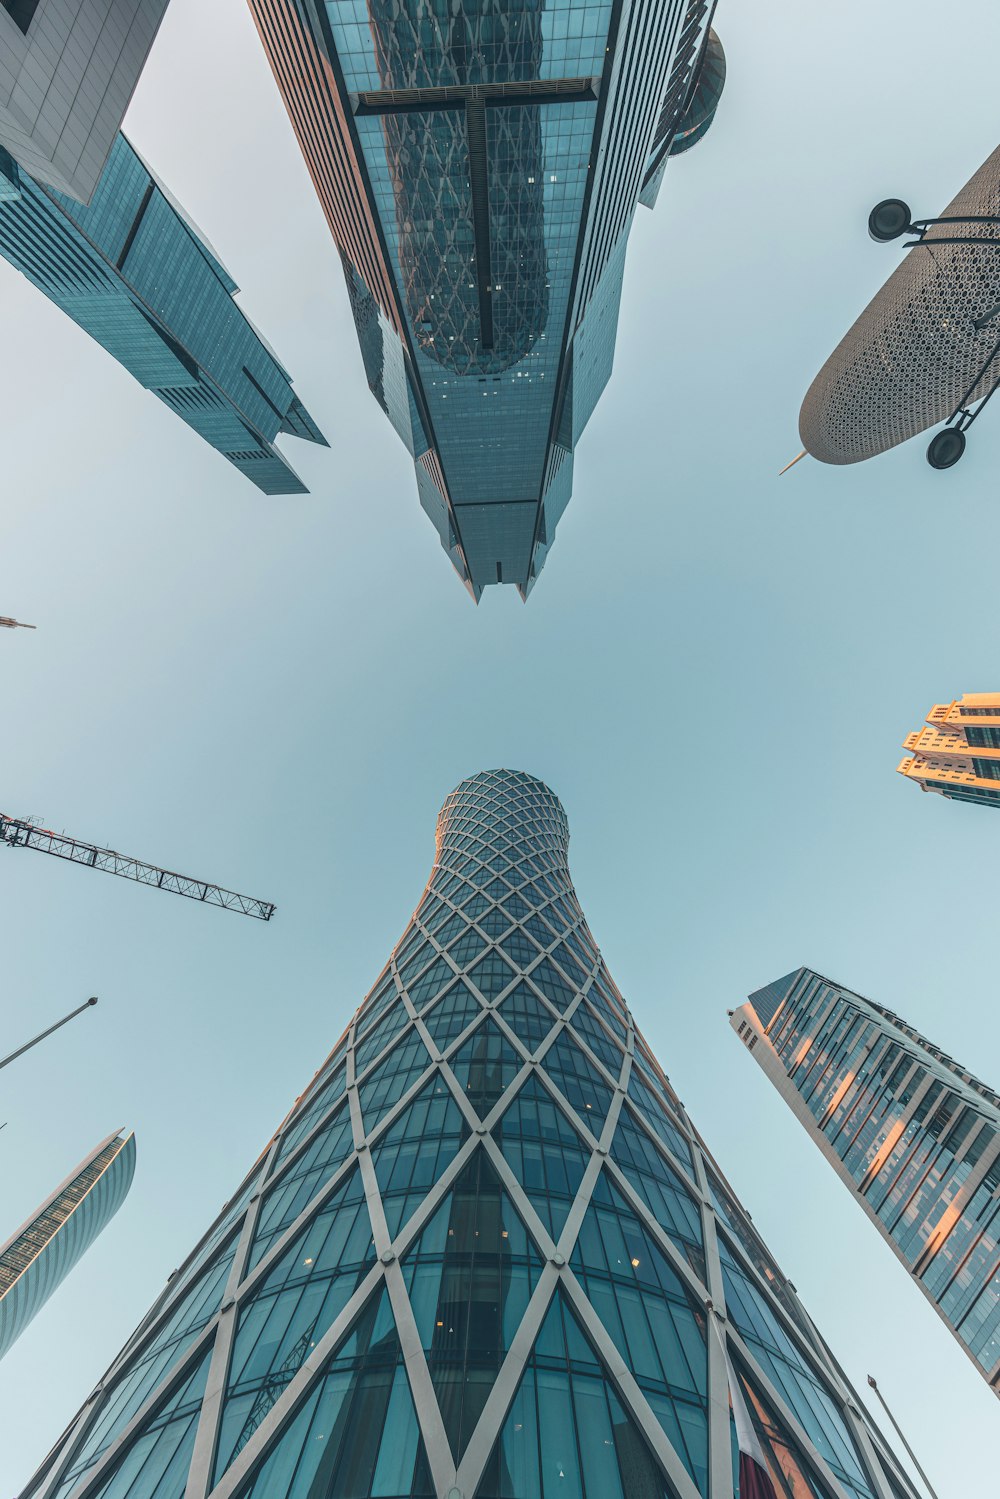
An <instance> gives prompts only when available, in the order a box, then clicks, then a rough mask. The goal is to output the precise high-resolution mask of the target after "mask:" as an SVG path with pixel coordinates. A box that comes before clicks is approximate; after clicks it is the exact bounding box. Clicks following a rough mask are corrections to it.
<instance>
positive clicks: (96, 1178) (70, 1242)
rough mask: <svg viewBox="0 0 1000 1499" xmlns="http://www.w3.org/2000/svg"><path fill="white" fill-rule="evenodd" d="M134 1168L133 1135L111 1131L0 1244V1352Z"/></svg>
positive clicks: (82, 1249) (103, 1221)
mask: <svg viewBox="0 0 1000 1499" xmlns="http://www.w3.org/2000/svg"><path fill="white" fill-rule="evenodd" d="M134 1174H135V1136H134V1135H127V1136H126V1137H125V1139H121V1138H120V1137H119V1136H118V1135H112V1136H111V1137H110V1138H109V1139H107V1140H104V1141H103V1142H102V1143H101V1144H100V1145H98V1147H97V1149H96V1150H93V1151H91V1153H90V1155H89V1156H87V1158H86V1160H84V1161H81V1163H80V1165H79V1166H78V1167H77V1168H76V1170H75V1171H74V1172H73V1175H72V1176H69V1177H67V1179H66V1180H65V1181H64V1182H63V1184H62V1186H60V1187H59V1188H58V1189H57V1191H55V1192H53V1194H52V1196H51V1197H50V1198H49V1199H48V1201H47V1202H45V1203H43V1204H42V1206H41V1207H40V1208H39V1209H38V1212H37V1213H35V1215H34V1217H32V1218H29V1220H28V1222H27V1223H25V1224H24V1225H23V1226H22V1227H21V1228H19V1229H18V1231H17V1233H16V1234H14V1236H13V1238H11V1239H8V1241H7V1243H6V1244H5V1245H4V1246H3V1248H2V1249H0V1358H2V1357H3V1355H4V1354H5V1353H6V1352H7V1350H8V1349H9V1348H10V1346H11V1344H12V1343H13V1342H14V1341H15V1339H17V1338H19V1337H20V1336H21V1333H22V1332H23V1331H24V1329H25V1328H26V1327H27V1325H28V1323H29V1322H30V1321H31V1319H32V1317H33V1316H34V1315H35V1313H36V1312H38V1311H40V1310H41V1308H42V1307H43V1306H44V1305H45V1303H46V1301H48V1299H49V1297H50V1296H51V1295H52V1292H53V1291H54V1290H55V1289H56V1287H57V1286H58V1285H60V1284H61V1283H62V1281H63V1280H64V1279H65V1277H66V1276H67V1275H68V1274H69V1272H70V1271H71V1270H72V1268H73V1266H74V1265H75V1264H76V1262H77V1260H79V1259H80V1257H81V1256H82V1255H83V1254H85V1253H86V1251H87V1250H88V1249H89V1248H90V1246H91V1244H93V1242H94V1240H95V1239H96V1238H97V1235H98V1234H99V1233H100V1232H101V1230H102V1229H104V1228H106V1227H107V1225H108V1224H109V1223H110V1221H111V1219H112V1218H113V1217H114V1215H115V1213H117V1211H118V1209H119V1208H120V1207H121V1205H122V1203H123V1202H124V1201H125V1198H126V1195H127V1194H128V1189H129V1187H130V1186H131V1185H132V1177H133V1176H134Z"/></svg>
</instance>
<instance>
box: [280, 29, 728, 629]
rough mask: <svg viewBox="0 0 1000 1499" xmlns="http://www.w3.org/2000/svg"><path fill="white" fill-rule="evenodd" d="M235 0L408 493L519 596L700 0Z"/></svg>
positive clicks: (557, 495) (668, 138) (679, 106)
mask: <svg viewBox="0 0 1000 1499" xmlns="http://www.w3.org/2000/svg"><path fill="white" fill-rule="evenodd" d="M250 5H251V10H252V11H253V13H254V16H255V18H256V21H257V25H258V28H259V30H260V34H261V38H262V40H263V42H264V45H265V47H266V49H267V52H268V56H269V58H270V61H271V65H272V67H273V69H274V73H275V76H276V78H277V80H278V83H279V86H280V88H281V90H282V93H283V95H284V98H285V102H286V105H287V107H288V111H289V114H290V115H291V118H292V123H293V125H294V126H295V130H296V133H297V135H298V137H299V143H300V145H301V147H302V150H303V153H304V155H305V157H306V161H307V163H308V165H309V169H310V171H311V173H312V177H313V181H314V183H315V185H316V189H317V192H318V193H319V196H320V199H321V202H322V204H323V208H324V210H325V212H326V216H327V219H328V221H329V224H330V228H331V230H332V232H333V236H334V239H335V241H336V243H337V246H338V248H339V251H340V255H341V259H342V262H343V267H344V271H345V274H346V277H347V284H348V290H349V294H350V299H351V307H352V310H353V313H354V320H355V324H356V327H357V332H358V338H359V341H360V344H361V350H362V355H363V358H364V364H365V371H366V374H367V379H368V384H369V386H370V388H371V390H372V392H373V394H374V395H375V397H376V399H377V400H378V402H379V404H380V405H381V406H382V408H383V410H384V411H385V413H386V415H387V416H388V417H389V419H390V421H391V422H392V424H393V426H394V427H395V429H396V431H397V433H398V434H399V436H400V437H401V438H402V440H403V442H404V443H405V444H406V447H407V449H408V450H409V452H410V455H411V457H412V458H413V460H414V465H415V469H416V477H417V488H418V492H419V495H420V502H421V504H422V505H423V507H424V509H425V511H426V512H427V514H428V515H429V516H430V518H431V520H432V521H433V523H434V526H435V528H436V529H437V531H438V534H439V537H440V539H441V543H442V545H443V546H444V548H445V550H446V551H447V552H448V555H449V556H450V558H451V560H452V562H453V564H454V566H455V568H456V569H457V571H458V573H459V575H460V576H461V578H462V579H463V581H464V582H465V584H466V586H467V587H468V589H469V590H470V592H471V593H472V595H473V596H474V597H475V598H476V599H478V598H479V597H480V594H481V593H482V590H483V588H484V587H485V586H486V585H487V584H491V583H513V584H516V586H517V587H518V588H519V589H520V591H521V594H522V596H524V597H527V594H528V592H529V590H530V589H531V587H532V584H533V583H534V580H535V578H536V577H537V576H538V573H539V572H540V570H541V568H542V566H543V564H544V562H545V558H546V556H547V553H548V550H549V547H550V546H551V545H552V540H553V537H554V535H555V530H556V526H557V525H558V523H559V519H560V516H561V515H562V513H563V511H564V510H565V508H566V505H567V503H568V501H569V498H570V492H571V488H572V473H573V451H574V448H575V446H576V443H577V441H578V439H579V437H580V434H581V433H582V432H583V429H584V427H585V426H586V424H587V422H588V420H589V419H590V415H591V413H592V411H593V409H594V407H595V405H596V403H597V400H598V398H599V396H600V394H601V391H602V390H603V388H604V386H605V384H606V383H607V380H608V378H609V376H610V374H611V366H612V360H613V355H614V344H615V334H616V329H617V321H618V304H619V298H620V295H621V286H622V274H623V270H624V262H625V248H626V242H627V240H628V235H629V230H630V228H631V224H632V220H633V217H634V214H635V208H636V205H637V203H638V202H639V201H640V195H642V200H643V201H645V202H648V203H650V204H651V203H652V202H653V200H654V199H655V196H656V190H657V189H658V187H659V181H660V178H661V177H662V173H663V168H664V166H665V164H666V160H667V157H668V156H669V153H670V147H671V143H672V142H673V140H674V137H675V133H676V131H677V128H678V124H679V122H681V121H682V120H683V119H684V116H685V108H686V106H687V105H688V103H689V101H690V100H691V98H692V96H693V94H694V92H695V89H696V84H697V82H698V79H699V76H700V64H701V63H702V62H703V61H704V59H705V57H706V56H707V55H708V54H707V52H706V48H707V42H708V21H709V19H710V15H711V11H712V9H714V6H709V5H706V4H705V3H704V0H663V3H661V0H614V3H612V0H548V3H545V4H543V3H541V0H510V3H504V4H503V5H498V4H496V3H495V0H454V3H453V4H449V5H448V6H444V5H437V6H429V5H427V4H425V3H424V0H250ZM718 56H719V53H718V49H716V48H713V49H712V51H711V67H710V69H709V72H710V73H711V76H712V79H713V84H712V87H711V88H710V89H709V93H712V94H713V97H714V99H715V102H717V92H714V89H715V83H716V82H718ZM718 87H719V88H720V89H721V82H719V83H718ZM699 97H700V96H699ZM710 115H711V111H710V110H708V111H706V112H705V115H704V121H703V123H705V127H706V128H707V120H708V119H710Z"/></svg>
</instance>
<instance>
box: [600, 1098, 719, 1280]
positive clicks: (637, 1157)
mask: <svg viewBox="0 0 1000 1499" xmlns="http://www.w3.org/2000/svg"><path fill="white" fill-rule="evenodd" d="M611 1156H612V1159H613V1160H614V1161H615V1162H616V1164H617V1165H618V1166H619V1167H620V1168H621V1170H622V1171H623V1172H624V1174H625V1175H626V1176H627V1177H628V1180H629V1182H630V1183H631V1185H632V1186H633V1187H634V1188H635V1190H636V1191H637V1192H638V1194H639V1196H640V1197H641V1198H642V1200H643V1202H644V1203H645V1204H646V1206H647V1207H648V1208H649V1211H650V1212H651V1213H652V1215H653V1217H654V1218H655V1219H656V1221H657V1223H658V1224H659V1225H660V1227H661V1228H662V1229H664V1230H665V1231H666V1233H668V1234H669V1235H670V1237H671V1239H673V1241H674V1243H675V1244H676V1245H677V1247H678V1249H680V1250H681V1252H682V1253H683V1254H684V1255H686V1257H687V1259H688V1261H689V1263H690V1264H691V1265H692V1267H693V1268H694V1269H695V1270H696V1271H697V1273H698V1275H700V1276H701V1279H702V1280H704V1279H705V1255H704V1252H703V1245H702V1229H701V1213H700V1211H699V1209H698V1204H697V1203H696V1202H695V1199H694V1198H693V1196H692V1195H691V1193H690V1191H688V1190H687V1189H686V1188H685V1186H684V1182H683V1179H682V1178H681V1177H680V1176H679V1175H678V1174H677V1172H676V1171H674V1169H673V1167H672V1166H670V1165H668V1163H667V1162H666V1161H665V1160H664V1158H663V1156H662V1155H661V1154H660V1152H659V1151H658V1150H657V1148H656V1146H655V1145H654V1144H653V1142H652V1140H651V1139H650V1138H649V1136H648V1135H646V1134H644V1132H643V1131H642V1130H641V1129H639V1128H638V1126H637V1125H636V1124H635V1123H634V1121H633V1119H632V1117H631V1115H630V1113H629V1111H628V1109H622V1111H621V1115H620V1116H619V1119H618V1128H617V1129H616V1130H615V1138H614V1140H613V1141H612V1144H611Z"/></svg>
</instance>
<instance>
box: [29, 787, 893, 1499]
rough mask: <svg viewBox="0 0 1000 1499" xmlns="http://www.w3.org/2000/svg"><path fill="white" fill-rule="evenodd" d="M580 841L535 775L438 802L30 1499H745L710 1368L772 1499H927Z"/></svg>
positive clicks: (728, 1421) (467, 789) (726, 1415)
mask: <svg viewBox="0 0 1000 1499" xmlns="http://www.w3.org/2000/svg"><path fill="white" fill-rule="evenodd" d="M567 844H568V829H567V823H566V817H565V814H564V812H563V809H562V807H561V806H560V804H559V802H558V800H557V799H556V797H555V796H554V795H553V794H552V792H551V791H549V790H548V788H547V787H546V786H544V785H543V784H542V783H541V782H540V781H537V780H535V779H534V778H533V777H531V776H527V775H523V774H519V773H516V772H512V771H490V772H485V773H483V774H481V775H478V776H474V777H472V778H471V779H470V780H467V781H464V782H462V784H461V785H460V786H459V787H458V788H457V789H456V790H455V791H454V792H453V793H452V795H451V796H449V798H448V799H447V801H446V803H445V806H444V808H443V810H442V813H441V816H440V818H439V820H438V828H437V854H436V858H435V861H434V867H433V871H432V874H431V878H430V880H429V882H428V885H427V887H426V889H425V891H424V893H423V895H422V897H421V899H420V903H419V905H418V907H417V910H416V912H415V914H414V916H413V917H412V918H411V920H410V922H409V923H408V925H407V927H406V929H405V931H404V932H403V935H402V937H401V938H400V940H399V942H398V943H397V944H396V947H395V949H394V950H393V953H392V955H391V957H390V961H389V963H388V964H387V965H386V967H385V968H384V969H383V971H382V973H381V974H380V975H379V977H378V979H377V981H376V983H375V985H374V986H373V988H372V990H371V991H370V993H369V995H368V996H367V998H366V999H365V1000H364V1002H363V1003H362V1005H361V1006H360V1008H359V1009H358V1010H357V1012H356V1013H355V1015H354V1017H353V1019H352V1020H351V1022H350V1024H349V1026H348V1028H347V1030H346V1032H345V1033H344V1035H343V1037H342V1038H341V1040H340V1041H339V1043H338V1044H337V1046H336V1047H335V1048H334V1050H333V1052H332V1053H331V1055H330V1057H329V1058H328V1059H327V1061H326V1062H325V1063H324V1065H323V1066H322V1067H321V1069H320V1070H319V1072H317V1074H316V1076H315V1077H314V1079H313V1081H312V1083H311V1084H310V1085H309V1087H308V1088H307V1089H306V1091H305V1092H304V1093H303V1095H302V1096H301V1097H300V1098H299V1099H297V1100H296V1103H295V1106H294V1107H293V1109H292V1110H291V1111H290V1113H289V1114H288V1116H287V1118H286V1119H285V1121H284V1123H283V1124H282V1126H281V1127H280V1129H279V1130H278V1132H277V1134H276V1135H275V1136H274V1138H273V1139H272V1141H271V1142H270V1144H269V1145H268V1146H267V1148H266V1149H265V1151H264V1152H263V1153H262V1155H261V1156H260V1157H259V1158H258V1161H257V1164H256V1165H255V1166H254V1168H253V1170H252V1171H251V1173H250V1175H249V1176H248V1177H247V1179H246V1181H245V1182H244V1183H243V1184H242V1186H241V1187H240V1189H239V1191H238V1192H237V1194H236V1196H235V1197H234V1198H233V1200H232V1202H231V1204H230V1205H229V1206H228V1207H227V1208H226V1210H225V1211H224V1212H223V1214H222V1215H221V1217H220V1219H219V1220H218V1222H217V1223H216V1224H214V1225H213V1227H212V1228H211V1230H210V1231H209V1233H208V1234H207V1235H206V1237H205V1239H204V1240H203V1241H202V1243H201V1244H200V1245H199V1246H198V1247H197V1248H196V1250H195V1252H194V1253H193V1255H192V1256H191V1258H190V1259H189V1260H188V1261H187V1262H186V1264H185V1265H183V1266H182V1267H181V1269H180V1271H179V1272H178V1273H177V1274H175V1275H174V1276H173V1277H172V1278H171V1280H170V1282H169V1283H168V1285H167V1288H166V1290H165V1291H164V1293H163V1296H162V1297H161V1298H160V1300H159V1301H158V1302H157V1304H156V1305H155V1306H154V1307H153V1309H152V1311H151V1312H150V1314H149V1315H148V1316H147V1317H146V1319H145V1320H144V1322H143V1323H142V1324H141V1326H140V1328H139V1330H138V1331H137V1333H136V1334H135V1336H134V1337H133V1339H132V1340H131V1342H130V1343H129V1344H128V1345H127V1346H126V1348H125V1350H124V1352H123V1353H122V1355H121V1357H120V1358H119V1359H118V1361H117V1362H116V1363H115V1365H114V1366H113V1367H112V1368H111V1369H110V1370H109V1372H108V1374H107V1375H106V1377H105V1379H104V1381H103V1383H102V1385H101V1389H100V1393H99V1395H98V1397H97V1398H96V1399H95V1400H94V1401H92V1402H91V1403H90V1404H89V1405H88V1406H87V1407H86V1408H85V1409H84V1411H83V1412H82V1413H81V1416H80V1418H79V1419H78V1421H77V1422H76V1423H74V1425H73V1426H72V1427H71V1428H70V1430H69V1434H68V1436H67V1438H66V1440H65V1441H64V1442H63V1443H62V1444H61V1445H60V1446H59V1447H58V1448H57V1449H56V1451H55V1452H54V1453H53V1454H52V1455H51V1457H50V1459H49V1460H48V1461H47V1463H46V1464H45V1466H44V1468H43V1469H42V1470H41V1471H40V1472H39V1474H38V1475H37V1476H36V1478H35V1479H34V1481H33V1482H32V1483H31V1484H29V1486H28V1488H27V1489H26V1490H25V1499H26V1496H27V1495H32V1496H42V1495H45V1496H49V1499H51V1496H58V1499H68V1496H70V1495H72V1496H74V1499H97V1496H98V1495H100V1496H102V1499H182V1496H186V1499H192V1496H207V1495H209V1494H211V1495H212V1496H213V1499H248V1496H251V1495H252V1496H253V1499H555V1496H559V1499H734V1496H735V1494H736V1490H735V1489H734V1483H735V1476H734V1475H735V1471H736V1470H735V1468H734V1464H733V1439H732V1432H731V1419H730V1414H729V1395H728V1390H729V1385H728V1382H727V1375H726V1368H725V1359H724V1357H723V1352H722V1350H723V1343H722V1341H721V1339H722V1338H725V1339H726V1344H727V1346H728V1349H729V1353H730V1356H731V1358H732V1362H733V1364H734V1366H735V1368H736V1369H737V1370H738V1377H739V1378H740V1380H741V1382H742V1383H743V1389H744V1398H745V1400H746V1401H747V1402H748V1404H750V1406H751V1409H752V1411H753V1413H754V1421H755V1424H756V1425H757V1427H758V1431H759V1435H760V1440H761V1442H762V1443H763V1446H764V1449H765V1452H766V1454H767V1462H768V1464H769V1467H770V1469H771V1472H772V1475H773V1480H774V1483H775V1489H776V1493H777V1494H778V1495H779V1496H781V1499H915V1495H914V1491H913V1490H912V1489H911V1488H910V1487H909V1485H908V1483H907V1481H906V1480H905V1478H904V1477H903V1476H902V1474H901V1473H900V1471H899V1470H898V1468H897V1467H896V1464H895V1462H894V1459H893V1457H892V1455H891V1454H890V1453H889V1451H888V1450H887V1449H886V1447H885V1444H884V1443H883V1441H882V1438H881V1437H880V1435H879V1434H878V1432H877V1431H876V1430H875V1429H874V1427H872V1426H871V1425H869V1424H868V1422H867V1420H866V1419H865V1418H864V1417H863V1416H862V1415H859V1403H858V1401H857V1397H856V1396H854V1395H853V1394H852V1392H851V1391H850V1390H849V1389H848V1388H847V1386H846V1385H845V1384H844V1382H843V1378H842V1376H841V1375H840V1373H839V1372H838V1371H837V1369H836V1368H835V1366H834V1365H833V1364H832V1363H831V1361H830V1357H829V1354H828V1353H827V1352H826V1350H825V1348H824V1346H823V1345H822V1343H821V1342H820V1341H819V1339H818V1337H817V1335H816V1333H815V1331H814V1329H813V1328H812V1325H811V1323H810V1322H809V1320H808V1318H807V1317H806V1316H805V1314H804V1312H803V1311H802V1309H801V1307H800V1305H799V1302H798V1300H797V1298H796V1296H795V1293H794V1291H793V1289H792V1287H791V1286H790V1285H789V1283H788V1282H787V1281H786V1280H785V1278H784V1276H783V1275H782V1274H781V1272H780V1271H779V1270H778V1269H777V1267H776V1266H775V1265H774V1263H773V1261H772V1260H771V1258H770V1256H769V1254H768V1251H767V1249H766V1247H765V1245H764V1244H763V1243H762V1242H761V1240H760V1239H759V1238H758V1236H757V1234H756V1232H755V1230H754V1228H753V1225H752V1224H751V1222H750V1220H749V1218H748V1217H747V1215H746V1214H745V1213H744V1211H743V1209H742V1208H741V1207H740V1206H739V1204H738V1203H737V1201H736V1199H735V1197H734V1196H733V1194H732V1193H731V1191H730V1190H729V1188H728V1187H727V1186H726V1184H725V1182H724V1181H723V1180H722V1178H721V1177H720V1176H719V1175H718V1172H717V1169H716V1167H715V1166H714V1165H713V1164H712V1162H711V1161H710V1160H709V1158H708V1156H707V1154H706V1153H705V1151H704V1149H703V1146H702V1143H701V1140H700V1137H699V1136H698V1135H697V1133H696V1132H695V1130H694V1129H693V1127H692V1125H691V1122H690V1120H689V1119H688V1116H687V1114H686V1113H685V1111H684V1108H683V1106H682V1105H681V1103H680V1102H679V1100H678V1098H677V1096H676V1094H675V1092H674V1091H673V1089H672V1088H671V1086H670V1083H669V1080H668V1079H667V1078H666V1077H665V1075H664V1074H663V1072H662V1070H661V1069H660V1067H659V1065H658V1063H657V1062H656V1060H655V1058H654V1057H653V1055H652V1054H651V1052H650V1051H649V1048H648V1047H647V1045H646V1043H645V1042H644V1040H643V1038H642V1036H641V1035H640V1033H639V1031H638V1030H637V1028H636V1026H635V1022H634V1020H633V1017H632V1014H631V1011H630V1010H629V1009H628V1006H627V1005H626V1004H625V1001H624V1000H623V999H622V996H621V994H620V993H619V991H618V989H617V988H616V986H615V984H614V981H613V980H612V978H611V975H610V973H609V972H608V969H607V966H606V965H605V963H604V961H603V959H602V957H601V954H600V951H599V949H598V947H597V945H596V943H595V942H594V939H593V937H592V935H591V933H590V929H589V927H588V926H587V923H586V921H585V919H584V916H583V913H582V911H581V909H580V906H579V903H578V901H577V898H576V895H575V892H574V889H573V884H572V880H571V878H570V874H569V868H568V863H567ZM712 1319H715V1321H716V1323H717V1326H718V1329H719V1332H720V1335H721V1336H719V1337H717V1336H715V1335H714V1333H712V1329H711V1328H710V1326H709V1324H710V1322H711V1321H712Z"/></svg>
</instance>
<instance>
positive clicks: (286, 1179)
mask: <svg viewBox="0 0 1000 1499" xmlns="http://www.w3.org/2000/svg"><path fill="white" fill-rule="evenodd" d="M353 1149H354V1132H353V1130H352V1129H351V1111H350V1109H349V1108H348V1106H347V1100H346V1099H345V1100H344V1102H343V1103H342V1104H341V1106H340V1108H339V1109H338V1110H337V1113H336V1114H335V1115H334V1117H333V1119H332V1120H331V1121H330V1123H329V1124H328V1125H327V1126H326V1127H325V1129H323V1130H322V1132H321V1133H320V1134H318V1135H317V1136H316V1138H315V1140H313V1142H312V1143H311V1144H310V1145H308V1146H307V1147H306V1149H305V1150H304V1151H303V1152H302V1154H301V1155H300V1156H298V1157H297V1159H296V1160H295V1161H293V1163H292V1165H291V1166H290V1167H289V1169H288V1171H287V1172H286V1174H285V1175H284V1176H283V1177H282V1179H281V1181H280V1182H278V1184H277V1185H276V1186H275V1187H274V1188H273V1189H272V1190H271V1191H270V1192H268V1194H267V1196H266V1197H265V1198H264V1201H263V1202H262V1203H261V1208H260V1217H259V1219H258V1220H257V1231H256V1233H255V1235H254V1242H253V1249H252V1250H251V1254H250V1264H251V1267H252V1266H254V1265H256V1264H257V1263H258V1262H259V1261H260V1260H261V1259H263V1257H264V1255H265V1254H266V1253H267V1251H268V1250H269V1249H270V1247H271V1245H272V1244H273V1243H274V1240H275V1239H276V1238H277V1237H278V1236H279V1234H283V1233H284V1231H285V1229H286V1228H288V1226H289V1225H290V1224H292V1223H294V1222H295V1220H296V1218H297V1217H298V1216H299V1214H300V1213H301V1212H302V1209H303V1208H304V1207H306V1206H307V1205H308V1204H309V1203H310V1202H311V1201H312V1199H313V1198H314V1197H315V1196H316V1193H317V1192H318V1191H319V1190H320V1188H321V1187H322V1186H323V1185H324V1184H325V1183H326V1182H328V1181H329V1180H330V1178H331V1177H332V1176H333V1175H334V1174H335V1173H336V1172H337V1171H338V1170H339V1168H340V1167H341V1165H342V1164H343V1162H344V1161H346V1160H347V1157H348V1156H349V1155H350V1153H351V1151H352V1150H353Z"/></svg>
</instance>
